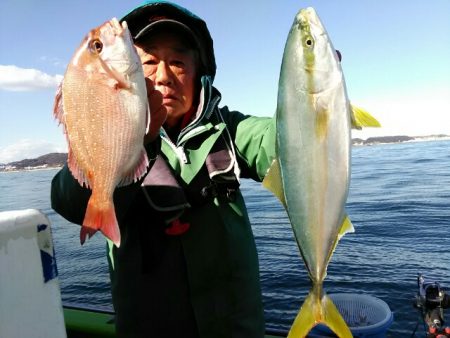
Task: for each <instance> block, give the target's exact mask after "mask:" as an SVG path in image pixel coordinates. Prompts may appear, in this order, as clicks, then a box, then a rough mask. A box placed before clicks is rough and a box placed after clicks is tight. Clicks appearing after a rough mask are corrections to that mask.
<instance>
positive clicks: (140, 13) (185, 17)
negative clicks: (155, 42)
mask: <svg viewBox="0 0 450 338" xmlns="http://www.w3.org/2000/svg"><path fill="white" fill-rule="evenodd" d="M161 19H171V20H175V21H178V22H180V23H182V24H184V25H186V26H187V27H188V28H189V29H190V30H191V31H192V33H193V34H194V35H195V37H196V40H197V41H198V42H199V45H200V46H199V48H200V50H199V53H200V58H201V59H202V63H203V66H204V70H203V72H204V74H202V75H208V76H209V77H210V78H211V80H213V79H214V76H215V75H216V60H215V56H214V46H213V39H212V38H211V34H210V33H209V30H208V27H207V25H206V23H205V21H203V20H202V19H201V18H200V17H198V16H197V15H195V14H193V13H192V12H190V11H189V10H187V9H186V8H184V7H181V6H180V5H177V4H175V3H172V2H169V1H155V0H151V1H146V2H144V3H143V4H142V5H140V6H138V7H136V8H135V9H133V10H132V11H130V12H129V13H128V14H126V15H125V16H124V17H123V18H122V19H120V21H121V22H122V21H126V22H127V25H128V28H129V30H130V32H131V35H132V36H133V38H135V37H136V35H137V34H138V33H139V32H140V31H141V30H142V29H143V28H144V27H146V26H147V25H149V24H151V23H153V22H156V21H158V20H161Z"/></svg>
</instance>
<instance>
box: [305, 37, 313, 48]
mask: <svg viewBox="0 0 450 338" xmlns="http://www.w3.org/2000/svg"><path fill="white" fill-rule="evenodd" d="M305 45H306V47H313V46H314V40H313V39H312V38H311V37H307V38H306V39H305Z"/></svg>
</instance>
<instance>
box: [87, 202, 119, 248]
mask: <svg viewBox="0 0 450 338" xmlns="http://www.w3.org/2000/svg"><path fill="white" fill-rule="evenodd" d="M97 231H101V232H102V233H103V234H104V235H105V236H106V237H107V238H109V239H110V240H111V241H112V242H113V243H114V244H115V245H116V246H117V247H119V246H120V230H119V224H118V223H117V218H116V212H115V210H114V204H113V201H112V200H110V201H105V202H102V201H98V198H97V197H96V195H95V194H94V193H93V194H92V195H91V197H90V198H89V202H88V205H87V208H86V214H85V216H84V221H83V225H82V227H81V231H80V243H81V245H83V244H84V242H85V241H86V237H88V238H91V237H92V236H93V235H94V234H95V233H96V232H97Z"/></svg>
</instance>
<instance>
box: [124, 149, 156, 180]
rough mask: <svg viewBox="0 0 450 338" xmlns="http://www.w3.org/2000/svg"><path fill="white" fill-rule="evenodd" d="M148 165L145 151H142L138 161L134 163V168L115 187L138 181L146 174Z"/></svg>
mask: <svg viewBox="0 0 450 338" xmlns="http://www.w3.org/2000/svg"><path fill="white" fill-rule="evenodd" d="M148 165H149V161H148V157H147V152H146V151H145V149H142V152H141V155H140V157H139V161H138V162H137V163H136V166H135V167H134V168H133V170H131V171H130V172H129V173H128V174H127V175H126V176H125V177H124V178H123V179H122V180H121V181H120V182H119V184H118V185H117V186H118V187H122V186H125V185H128V184H131V183H133V182H136V181H137V180H139V179H140V178H141V177H142V176H144V175H145V173H146V172H147V168H148Z"/></svg>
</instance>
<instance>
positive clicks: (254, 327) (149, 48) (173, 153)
mask: <svg viewBox="0 0 450 338" xmlns="http://www.w3.org/2000/svg"><path fill="white" fill-rule="evenodd" d="M122 20H125V21H127V23H128V27H129V29H130V31H131V33H132V35H133V38H134V41H135V44H136V47H137V51H138V54H139V55H140V57H141V60H142V64H143V67H144V74H145V76H146V82H147V92H148V98H149V104H150V108H151V129H150V131H149V133H148V134H147V135H146V138H145V140H144V143H145V147H146V150H147V152H148V155H149V158H151V159H152V161H151V166H150V168H149V169H148V173H147V174H146V175H145V177H144V178H143V179H142V180H140V181H139V182H137V183H134V184H131V185H129V186H125V187H121V188H117V189H116V191H115V193H114V204H115V208H116V214H117V219H118V221H119V225H120V232H121V245H120V247H119V248H117V247H116V246H114V244H113V243H112V242H110V241H108V258H109V259H108V261H109V266H110V276H111V288H112V298H113V305H114V309H115V312H116V318H115V321H116V330H117V333H118V336H120V337H157V338H164V337H184V338H186V337H208V338H219V337H242V338H252V337H263V336H264V313H263V307H262V300H261V288H260V282H259V266H258V257H257V252H256V246H255V241H254V238H253V234H252V229H251V226H250V222H249V218H248V215H247V210H246V207H245V203H244V200H243V197H242V195H241V192H240V190H239V182H240V178H252V179H254V180H257V181H261V180H262V179H263V178H264V175H265V174H266V171H267V169H268V168H269V166H270V164H271V162H272V159H273V158H274V156H275V120H274V119H273V118H263V117H253V116H249V115H243V114H241V113H239V112H236V111H230V110H229V109H228V108H227V107H226V106H225V107H221V108H219V101H220V98H221V96H220V93H219V91H218V90H217V89H216V88H214V87H213V86H212V82H213V80H214V76H215V72H216V64H215V58H214V50H213V41H212V39H211V36H210V33H209V31H208V28H207V26H206V24H205V22H204V21H203V20H202V19H200V18H199V17H197V16H196V15H194V14H192V13H191V12H189V11H188V10H186V9H184V8H182V7H180V6H178V5H175V4H173V3H169V2H166V1H156V2H155V1H151V2H148V3H146V4H144V5H142V6H140V7H138V8H136V9H134V10H133V11H131V12H130V13H128V14H127V15H126V16H125V17H124V18H122ZM161 126H162V128H160V127H161ZM90 193H91V192H90V190H89V189H87V188H84V187H81V186H80V185H79V183H78V182H77V181H76V180H75V179H74V178H73V176H72V175H71V173H70V171H69V169H68V167H67V166H65V167H64V168H63V169H62V170H61V171H60V172H58V174H57V175H56V176H55V177H54V179H53V182H52V191H51V199H52V207H53V208H54V209H55V210H56V211H57V212H58V213H59V214H61V215H62V216H64V217H65V218H66V219H67V220H69V221H71V222H73V223H77V224H81V223H82V222H83V218H84V213H85V209H86V205H87V201H88V199H89V196H90Z"/></svg>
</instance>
